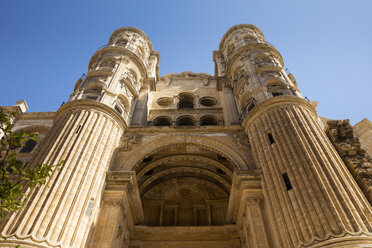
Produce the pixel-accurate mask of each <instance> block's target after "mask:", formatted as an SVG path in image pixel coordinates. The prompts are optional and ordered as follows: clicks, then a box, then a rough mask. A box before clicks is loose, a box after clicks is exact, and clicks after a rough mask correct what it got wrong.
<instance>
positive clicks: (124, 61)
mask: <svg viewBox="0 0 372 248" xmlns="http://www.w3.org/2000/svg"><path fill="white" fill-rule="evenodd" d="M121 61H123V63H124V64H128V63H129V62H130V59H129V58H128V57H126V56H122V57H121Z"/></svg>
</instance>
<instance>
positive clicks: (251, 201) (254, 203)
mask: <svg viewBox="0 0 372 248" xmlns="http://www.w3.org/2000/svg"><path fill="white" fill-rule="evenodd" d="M261 201H262V199H261V198H247V205H248V206H258V205H260V202H261Z"/></svg>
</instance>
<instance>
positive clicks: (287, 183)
mask: <svg viewBox="0 0 372 248" xmlns="http://www.w3.org/2000/svg"><path fill="white" fill-rule="evenodd" d="M283 179H284V183H285V187H286V188H287V191H288V190H291V189H293V187H292V184H291V181H290V180H289V177H288V174H287V173H283Z"/></svg>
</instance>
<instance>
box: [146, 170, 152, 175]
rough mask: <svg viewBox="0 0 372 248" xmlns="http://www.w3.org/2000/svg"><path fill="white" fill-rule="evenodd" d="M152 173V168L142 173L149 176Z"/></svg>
mask: <svg viewBox="0 0 372 248" xmlns="http://www.w3.org/2000/svg"><path fill="white" fill-rule="evenodd" d="M152 173H154V170H148V171H146V173H145V174H144V175H145V176H150V175H151V174H152Z"/></svg>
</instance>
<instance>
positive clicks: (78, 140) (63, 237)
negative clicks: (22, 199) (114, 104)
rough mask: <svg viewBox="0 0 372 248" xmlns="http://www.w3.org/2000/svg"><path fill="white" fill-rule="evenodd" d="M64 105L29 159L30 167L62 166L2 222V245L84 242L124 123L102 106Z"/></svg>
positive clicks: (37, 245)
mask: <svg viewBox="0 0 372 248" xmlns="http://www.w3.org/2000/svg"><path fill="white" fill-rule="evenodd" d="M88 103H89V102H88ZM66 105H68V106H64V107H63V108H62V109H60V111H59V112H58V113H57V115H58V116H57V119H56V121H55V124H54V126H53V127H52V128H51V130H50V131H49V133H48V135H47V137H46V138H45V140H44V141H43V143H42V144H41V148H40V149H39V151H38V153H37V154H35V156H34V158H33V159H32V160H31V166H32V165H36V164H56V163H58V162H60V161H61V160H64V161H65V162H64V166H63V168H61V169H56V170H54V171H53V173H52V176H51V177H50V179H49V180H48V182H47V184H46V185H44V186H42V187H41V188H40V189H36V190H34V191H33V192H29V198H30V201H29V202H28V204H27V205H26V206H25V208H24V209H22V210H21V211H19V212H17V213H15V214H13V215H12V216H11V217H10V218H9V219H8V220H7V221H6V222H5V223H4V224H3V226H2V230H3V231H2V235H4V236H5V237H7V240H6V241H3V240H0V245H3V244H6V245H7V246H8V247H13V246H15V245H17V244H23V245H27V247H83V246H84V243H85V240H86V238H87V235H88V233H89V230H90V225H91V223H92V221H93V219H94V218H95V216H96V215H97V209H98V205H99V202H100V195H101V191H102V188H103V184H104V175H105V172H106V170H107V168H108V165H109V162H110V159H111V156H112V153H113V151H114V150H115V149H116V148H117V147H118V145H119V140H120V136H121V134H122V132H123V126H122V125H119V124H118V121H117V119H114V118H112V117H111V116H110V115H109V114H107V113H105V111H103V110H102V109H100V108H94V107H91V108H84V107H73V106H74V105H75V103H68V104H66Z"/></svg>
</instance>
